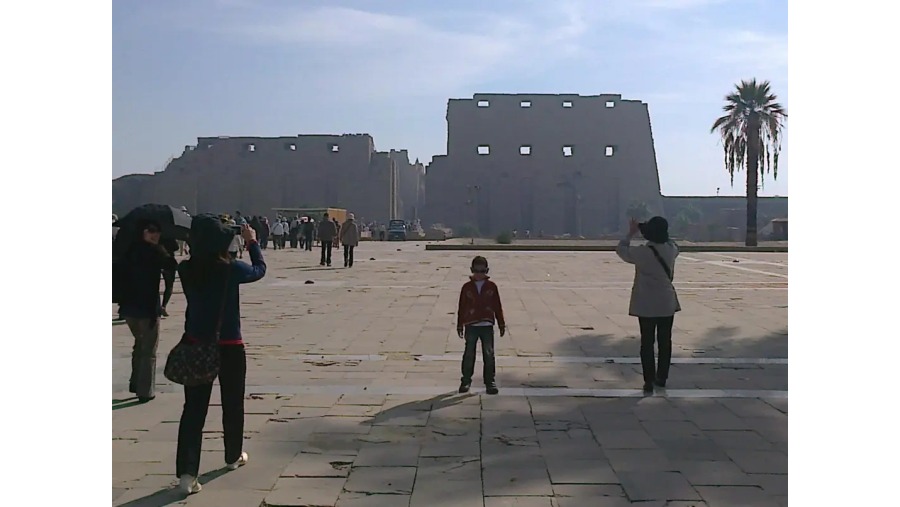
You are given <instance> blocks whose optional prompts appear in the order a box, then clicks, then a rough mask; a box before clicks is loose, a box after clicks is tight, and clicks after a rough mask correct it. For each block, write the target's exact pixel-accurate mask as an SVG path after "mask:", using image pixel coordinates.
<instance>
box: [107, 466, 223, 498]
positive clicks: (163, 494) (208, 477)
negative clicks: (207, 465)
mask: <svg viewBox="0 0 900 507" xmlns="http://www.w3.org/2000/svg"><path fill="white" fill-rule="evenodd" d="M228 471H229V470H228V468H227V467H222V468H219V469H216V470H211V471H209V472H206V473H205V474H203V475H201V476H200V477H197V480H199V481H200V484H203V485H205V484H206V483H208V482H211V481H213V480H215V479H218V478H219V477H221V476H223V475H225V474H226V473H227V472H228ZM186 496H187V495H185V494H184V493H183V492H182V491H180V490H179V489H178V488H176V487H175V486H172V487H169V488H165V489H161V490H159V491H157V492H156V493H152V494H150V495H147V496H145V497H141V498H138V499H136V500H132V501H130V502H128V503H123V504H121V505H119V507H165V506H166V505H172V504H174V503H177V502H181V501H184V499H185V497H186Z"/></svg>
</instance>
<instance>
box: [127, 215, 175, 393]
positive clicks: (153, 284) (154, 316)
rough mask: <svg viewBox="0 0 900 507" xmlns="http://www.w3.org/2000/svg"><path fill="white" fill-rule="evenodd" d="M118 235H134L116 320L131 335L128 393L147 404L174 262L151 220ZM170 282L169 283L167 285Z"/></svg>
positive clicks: (159, 232) (152, 388)
mask: <svg viewBox="0 0 900 507" xmlns="http://www.w3.org/2000/svg"><path fill="white" fill-rule="evenodd" d="M119 234H134V235H135V236H136V238H135V241H134V243H133V244H132V245H131V246H130V248H129V249H128V250H127V252H126V254H125V255H124V262H123V263H122V269H123V271H122V273H123V283H122V286H123V287H125V289H124V291H123V293H122V297H121V299H120V300H119V318H122V319H125V323H126V324H127V325H128V329H129V330H130V331H131V334H132V336H134V346H133V347H132V350H131V378H130V379H129V382H128V390H129V391H130V392H132V393H134V394H135V395H137V397H138V400H139V401H140V402H142V403H146V402H148V401H150V400H152V399H153V398H155V397H156V395H155V394H154V389H155V386H156V350H157V346H158V345H159V321H160V317H161V316H163V315H167V313H166V305H167V304H169V299H171V297H172V289H173V287H174V276H173V274H174V272H175V269H176V266H177V263H176V261H175V259H174V257H172V254H171V253H169V251H168V250H167V249H166V248H164V247H163V245H161V244H160V237H161V234H162V228H161V226H160V224H158V223H155V222H151V221H142V222H139V223H138V224H137V225H136V227H135V228H134V229H131V230H127V231H126V230H123V231H120V232H119ZM161 275H164V276H165V277H166V289H165V293H164V295H163V301H162V304H160V301H159V280H160V276H161ZM170 280H171V282H170Z"/></svg>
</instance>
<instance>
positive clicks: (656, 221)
mask: <svg viewBox="0 0 900 507" xmlns="http://www.w3.org/2000/svg"><path fill="white" fill-rule="evenodd" d="M638 229H640V231H641V234H642V235H643V236H644V238H645V239H646V240H647V241H649V242H651V243H666V242H668V241H669V222H667V221H666V219H665V218H663V217H659V216H657V217H653V218H651V219H650V220H648V221H646V222H644V223H642V224H638Z"/></svg>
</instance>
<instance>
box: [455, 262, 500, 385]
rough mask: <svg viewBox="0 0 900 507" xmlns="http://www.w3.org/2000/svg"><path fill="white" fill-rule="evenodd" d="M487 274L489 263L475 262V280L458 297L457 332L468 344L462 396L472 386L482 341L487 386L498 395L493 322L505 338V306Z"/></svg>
mask: <svg viewBox="0 0 900 507" xmlns="http://www.w3.org/2000/svg"><path fill="white" fill-rule="evenodd" d="M487 274H488V262H487V259H485V258H484V257H482V256H480V255H479V256H478V257H475V258H474V259H473V260H472V276H471V277H470V279H469V281H468V282H466V283H465V285H463V286H462V290H461V291H460V293H459V310H458V312H457V320H456V332H457V334H459V337H460V338H463V339H465V340H466V350H465V352H463V360H462V381H461V383H460V384H459V392H461V393H467V392H469V388H470V387H471V386H472V374H473V373H474V372H475V348H476V347H477V345H478V340H481V353H482V355H483V357H484V375H483V376H484V386H485V388H486V391H487V393H488V394H497V393H498V392H500V390H499V389H497V383H496V381H495V380H496V379H495V378H494V377H495V374H496V371H497V366H496V364H495V361H494V320H495V319H496V321H497V325H498V326H499V327H500V336H503V335H505V334H506V321H505V320H504V319H503V305H502V304H501V303H500V292H499V291H498V290H497V284H495V283H494V282H492V281H491V280H490V279H489V277H488V276H487Z"/></svg>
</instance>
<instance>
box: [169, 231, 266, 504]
mask: <svg viewBox="0 0 900 507" xmlns="http://www.w3.org/2000/svg"><path fill="white" fill-rule="evenodd" d="M234 234H235V233H234V230H233V229H231V228H230V227H229V226H228V225H225V224H223V223H221V221H220V220H219V219H218V217H216V216H215V215H199V216H196V217H194V218H193V220H192V222H191V232H190V240H189V241H190V248H191V257H190V259H187V260H185V261H182V262H181V264H180V265H179V266H178V275H179V277H180V278H181V285H182V288H183V290H184V296H185V299H187V310H186V311H185V323H184V335H183V337H182V341H181V343H179V344H178V345H176V346H175V348H174V349H172V351H171V352H170V353H169V359H168V361H167V363H166V369H165V373H166V377H167V378H169V380H172V381H173V382H176V383H178V384H182V385H183V386H184V410H183V412H182V414H181V422H180V424H179V426H178V448H177V453H176V461H175V474H176V475H177V476H178V478H179V480H180V484H179V488H180V489H181V490H182V491H183V492H184V493H186V494H192V493H196V492H198V491H200V489H201V488H200V483H199V482H197V474H198V472H199V468H200V451H201V446H202V442H203V426H204V423H205V422H206V414H207V412H208V410H209V399H210V395H211V394H212V389H213V381H214V380H215V379H216V377H218V379H219V387H220V389H221V398H222V429H223V430H224V439H225V464H226V465H227V467H228V468H229V469H231V470H235V469H237V468H238V467H240V466H241V465H244V464H246V463H247V459H248V457H247V453H246V452H243V443H244V391H245V381H246V375H247V356H246V353H245V351H244V342H243V340H242V338H241V314H240V285H241V284H244V283H252V282H255V281H258V280H260V279H261V278H263V277H264V276H265V274H266V263H265V261H263V257H262V250H261V248H260V245H259V242H258V241H257V239H256V232H255V231H254V230H253V229H252V228H251V227H250V226H249V225H246V224H245V225H242V226H241V236H243V239H244V240H246V242H247V248H248V250H249V252H250V260H251V264H250V265H248V264H246V263H244V262H242V261H239V260H235V259H232V258H231V257H230V256H229V254H228V246H229V245H230V244H231V242H232V240H233V239H234Z"/></svg>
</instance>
